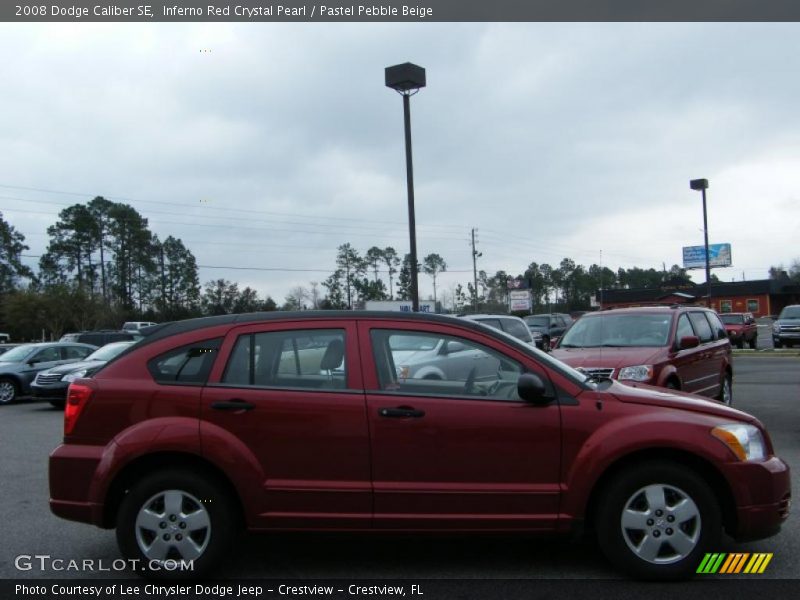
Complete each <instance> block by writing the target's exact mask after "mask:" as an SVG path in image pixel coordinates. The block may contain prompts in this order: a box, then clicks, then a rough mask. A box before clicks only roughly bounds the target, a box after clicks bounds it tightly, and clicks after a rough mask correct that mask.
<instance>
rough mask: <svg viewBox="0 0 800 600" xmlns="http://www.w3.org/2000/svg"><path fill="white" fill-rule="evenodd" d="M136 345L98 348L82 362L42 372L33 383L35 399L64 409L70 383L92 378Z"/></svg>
mask: <svg viewBox="0 0 800 600" xmlns="http://www.w3.org/2000/svg"><path fill="white" fill-rule="evenodd" d="M135 343H136V342H112V343H111V344H106V345H105V346H103V347H102V348H98V349H97V350H95V351H94V352H92V353H91V354H90V355H89V356H87V357H86V358H85V359H84V360H82V361H79V362H73V363H69V364H65V365H60V366H58V367H53V368H52V369H47V370H46V371H41V372H39V373H38V374H37V375H36V378H35V379H34V380H33V382H32V383H31V393H32V394H33V396H34V397H36V398H42V399H44V400H47V401H48V402H50V404H52V405H53V406H55V407H57V408H63V407H64V404H65V403H66V400H67V388H68V387H69V384H70V383H72V382H73V381H75V380H76V379H80V378H81V377H87V376H91V374H92V373H93V372H94V371H96V370H97V369H99V368H100V367H102V366H103V365H104V364H106V363H107V362H108V361H109V360H111V359H112V358H115V357H117V356H118V355H119V354H121V353H122V352H124V351H125V350H127V349H128V348H130V347H131V346H132V345H133V344H135Z"/></svg>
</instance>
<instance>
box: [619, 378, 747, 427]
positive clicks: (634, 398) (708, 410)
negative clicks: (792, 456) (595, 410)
mask: <svg viewBox="0 0 800 600" xmlns="http://www.w3.org/2000/svg"><path fill="white" fill-rule="evenodd" d="M604 385H608V384H604ZM606 391H607V392H609V393H611V394H613V395H614V397H616V398H617V399H618V400H620V401H621V402H629V403H633V404H645V405H648V406H662V407H664V408H675V409H678V410H688V411H692V412H697V413H703V414H707V415H714V416H716V417H722V418H724V419H731V420H732V421H746V422H748V423H758V420H757V419H756V418H755V417H754V416H752V415H750V414H748V413H746V412H743V411H741V410H737V409H735V408H731V407H730V406H726V405H724V404H722V403H721V402H717V401H716V400H711V399H708V398H703V397H702V396H696V395H694V394H688V393H686V392H679V391H677V390H668V389H666V388H660V387H655V386H652V385H647V384H644V383H632V382H631V383H629V382H626V383H620V382H618V381H611V382H610V385H608V387H607V388H606Z"/></svg>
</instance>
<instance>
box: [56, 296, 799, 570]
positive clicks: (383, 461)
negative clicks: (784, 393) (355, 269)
mask: <svg viewBox="0 0 800 600" xmlns="http://www.w3.org/2000/svg"><path fill="white" fill-rule="evenodd" d="M299 330H302V331H303V332H305V333H304V335H306V333H307V332H311V333H310V334H309V335H310V336H311V337H312V338H313V336H314V335H315V332H319V333H320V334H323V335H328V334H329V333H330V332H331V331H335V332H339V333H337V335H341V336H343V339H344V347H343V349H340V351H341V352H343V355H341V357H342V359H343V361H341V362H338V363H337V362H336V361H335V360H334V361H329V362H330V364H328V365H326V364H325V362H326V360H327V358H323V359H322V363H323V364H322V367H323V368H322V369H321V372H322V374H320V370H319V369H317V370H314V368H312V369H311V370H309V371H308V372H309V373H310V375H307V376H305V377H307V378H308V380H309V381H312V380H313V381H317V379H318V378H319V379H321V380H322V383H321V384H319V385H320V386H321V387H319V388H318V389H314V390H310V389H300V387H302V385H300V384H302V381H303V380H302V377H301V376H303V375H302V373H301V371H302V370H303V369H304V368H305V367H300V362H301V361H300V360H299V357H301V355H302V353H303V352H306V353H307V355H309V356H310V355H311V354H313V353H314V352H317V351H316V350H315V349H314V348H313V347H311V346H310V345H309V346H308V347H307V348H305V349H304V348H300V349H299V350H298V346H297V344H295V346H294V350H291V349H289V350H287V351H285V352H283V353H282V354H281V355H280V356H281V358H280V359H276V360H279V362H280V365H283V366H280V367H279V368H278V371H277V373H278V374H279V375H281V376H282V377H287V378H289V379H286V381H289V382H290V385H286V386H282V387H274V386H273V387H270V386H267V385H258V384H257V382H256V384H255V385H253V384H252V382H253V381H254V379H253V377H254V375H253V373H254V370H252V368H251V370H250V371H249V373H250V377H251V379H250V380H248V381H249V382H251V383H248V384H246V385H245V384H241V385H240V384H235V385H232V384H231V383H230V381H232V380H235V379H236V377H238V375H232V374H231V373H233V371H232V369H233V368H234V366H235V365H236V364H239V363H236V359H234V358H232V357H233V356H234V355H236V352H239V351H240V350H241V348H248V347H249V348H250V350H249V352H250V354H249V355H248V356H251V357H252V356H253V353H252V351H253V348H254V347H255V346H254V345H253V344H254V342H253V340H258V339H266V338H258V337H254V336H259V335H273V336H280V335H286V336H289V335H294V334H293V332H295V331H299ZM386 332H389V333H386ZM384 334H386V335H387V336H388V335H389V334H391V335H400V336H403V335H406V334H408V335H418V334H421V335H426V336H447V338H448V339H451V338H456V339H458V340H460V341H461V342H462V343H465V344H474V345H475V347H480V348H481V349H484V350H485V351H487V352H488V353H490V354H491V355H492V356H496V357H501V359H502V360H505V361H507V363H508V364H505V365H504V366H503V367H501V369H503V368H506V369H507V368H508V367H509V366H511V367H514V368H517V367H519V369H520V370H518V371H517V372H516V373H517V375H515V376H514V377H513V378H511V377H508V376H507V375H502V374H501V373H498V376H497V377H498V379H497V381H491V382H470V381H469V377H468V378H467V381H466V382H465V383H464V386H463V390H462V389H461V388H460V387H459V386H460V385H461V383H462V382H458V383H457V384H454V385H453V386H451V387H450V388H446V387H442V388H441V389H443V390H445V391H444V392H440V391H437V390H439V389H440V388H439V387H436V386H447V385H448V382H441V381H427V380H422V379H420V380H415V381H411V380H403V379H398V378H397V377H401V376H396V375H395V374H394V373H393V372H392V371H391V370H389V371H386V370H385V369H383V367H382V365H383V364H384V363H383V359H381V358H379V357H380V353H381V352H382V350H381V348H384V346H383V345H382V342H380V340H381V339H382V338H381V335H384ZM287 339H289V338H288V337H287ZM293 339H294V338H293ZM309 339H310V338H309ZM386 339H388V338H386ZM209 340H211V342H209ZM248 340H249V341H248ZM248 343H249V344H250V346H248V345H247V344H248ZM332 346H333V344H328V348H327V349H326V350H325V355H326V357H327V355H328V353H329V351H330V350H331V347H332ZM190 347H191V350H190V351H188V352H187V356H189V355H192V356H202V353H203V352H205V353H207V355H208V358H207V360H208V363H204V364H207V367H208V368H207V376H203V378H202V379H198V380H196V381H190V382H178V381H175V382H172V383H164V382H163V381H162V382H159V381H157V378H158V377H161V375H154V372H155V371H154V369H155V367H154V366H153V365H166V364H171V363H175V359H173V358H170V357H171V356H172V355H171V354H170V353H174V352H176V351H175V349H176V348H190ZM197 348H202V349H201V350H197ZM237 348H238V349H239V350H237ZM258 348H259V351H258V352H259V354H258V356H256V357H255V358H252V359H248V360H250V364H251V366H252V365H255V364H256V361H258V360H261V359H262V358H265V353H266V352H267V348H268V346H266V345H263V346H259V347H258ZM385 348H390V345H386V346H385ZM196 350H197V351H196ZM177 355H178V356H181V354H180V353H178V354H177ZM165 356H166V357H168V358H165V359H163V360H162V359H161V358H159V357H165ZM293 356H294V357H295V358H297V359H298V362H297V363H294V364H296V365H297V372H296V373H295V372H294V371H293V370H292V369H289V368H286V367H285V365H284V362H285V360H291V359H292V357H293ZM287 357H288V359H287ZM204 360H206V359H204ZM154 361H155V362H154ZM159 361H160V362H159ZM512 363H513V364H512ZM186 364H189V363H186ZM186 364H183V365H182V366H181V367H180V368H179V369H178V372H179V373H180V369H183V368H185V367H186ZM242 364H244V363H242ZM287 364H288V363H287ZM159 368H161V367H159ZM170 368H172V367H170ZM382 369H383V370H382ZM520 373H522V374H520ZM170 376H171V375H170ZM176 377H177V376H176ZM504 377H505V379H504ZM517 377H518V379H517ZM292 378H295V379H292ZM387 381H388V383H387ZM298 382H299V384H298ZM531 382H533V383H531ZM529 384H530V386H532V387H534V388H536V389H537V392H536V394H532V395H531V394H529V393H528V391H527V389H528V388H526V387H525V385H529ZM314 385H317V383H315V384H314ZM403 386H408V389H406V390H405V391H404V389H403ZM425 386H428V387H425ZM501 388H502V389H506V390H508V391H505V392H502V393H500V392H498V391H497V390H499V389H501ZM523 388H524V389H523ZM415 390H416V391H415ZM432 390H433V391H432ZM520 396H525V397H526V398H527V400H525V399H522V397H520ZM534 396H535V397H534ZM65 419H66V434H65V437H64V442H63V444H62V445H60V446H59V447H58V448H56V449H55V450H54V451H53V453H52V455H51V457H50V494H51V500H50V506H51V509H52V511H53V512H54V513H55V514H56V515H58V516H60V517H63V518H66V519H71V520H75V521H82V522H85V523H91V524H94V525H97V526H99V527H105V528H110V527H117V532H118V539H119V540H120V546H121V548H122V549H123V552H124V553H126V554H129V555H132V556H135V555H136V554H137V550H136V545H135V544H134V542H132V541H130V540H131V539H133V537H135V536H134V534H133V533H132V531H127V532H126V528H133V527H135V526H134V525H133V521H131V522H130V523H128V522H127V521H129V520H131V519H135V518H137V517H136V515H137V514H138V515H139V517H142V515H146V514H150V512H152V510H153V509H152V506H151V507H150V508H147V507H146V506H145V505H146V502H151V501H152V499H151V500H147V501H146V502H145V505H143V506H142V507H141V508H139V507H138V506H136V505H134V506H133V507H132V508H131V507H130V506H128V505H129V504H130V502H131V501H130V498H135V497H137V494H139V497H142V498H144V497H146V496H148V495H151V494H152V493H155V494H158V493H161V492H160V491H159V490H161V489H162V488H167V489H172V488H173V487H174V488H176V489H180V488H181V485H184V486H186V487H187V489H189V492H191V493H188V492H187V494H188V496H187V497H194V496H199V495H200V494H201V493H205V492H203V491H202V490H201V491H193V489H192V487H191V486H192V485H194V483H193V482H196V481H198V480H202V481H205V482H207V483H208V486H209V488H210V489H211V490H212V491H211V492H209V494H214V495H215V496H214V503H213V504H209V505H208V512H209V515H210V519H211V521H212V522H214V519H216V518H218V516H217V513H215V512H214V511H215V510H216V511H220V510H221V509H220V507H221V506H224V507H226V508H225V510H226V511H227V513H231V514H227V513H226V514H222V513H220V514H221V515H222V516H221V517H219V518H228V517H232V514H233V513H235V515H236V519H235V520H233V521H232V522H236V523H243V524H244V526H245V527H246V528H247V529H249V530H253V531H257V530H258V531H276V530H336V531H341V530H348V531H398V530H399V531H419V532H422V531H493V532H497V531H507V532H510V531H526V532H561V533H567V532H570V531H573V530H575V529H576V528H578V527H581V526H582V525H584V524H585V523H587V522H588V524H589V525H597V526H598V528H599V529H600V530H601V533H602V528H603V525H602V523H600V522H599V521H603V522H606V521H610V522H613V520H614V519H600V518H599V517H598V514H600V515H603V514H605V513H604V512H603V511H604V510H613V509H609V508H608V504H609V503H610V502H611V501H610V500H608V498H609V494H610V495H611V497H613V494H612V493H611V492H610V491H609V490H613V489H616V488H615V486H617V485H622V484H619V481H620V478H622V480H623V481H624V480H625V477H628V478H630V477H633V476H634V472H635V471H636V469H637V468H638V467H637V466H636V465H641V464H651V463H652V464H656V465H657V466H658V465H662V466H663V465H667V467H665V468H666V471H664V473H666V475H665V476H664V479H665V481H666V480H669V482H668V485H670V486H674V487H676V489H692V486H695V485H698V486H702V485H706V486H708V487H709V490H710V492H709V493H710V494H711V495H710V496H709V497H710V498H714V500H709V501H708V504H709V506H710V505H712V504H714V505H715V507H714V508H709V509H708V510H709V513H708V514H705V513H704V514H703V523H708V524H709V526H711V525H713V523H714V520H713V518H712V517H713V516H714V515H717V516H718V522H719V526H720V529H721V528H722V527H724V528H725V530H726V531H728V533H730V534H731V535H733V536H735V537H737V538H740V539H752V538H758V537H764V536H769V535H772V534H774V533H776V532H777V531H778V530H779V528H780V526H781V523H782V522H783V520H784V519H785V518H786V516H787V515H788V505H789V494H790V485H789V469H788V467H787V466H786V464H785V463H784V462H783V461H782V460H781V459H780V458H778V457H777V456H775V454H774V450H773V448H772V444H771V442H770V440H769V436H768V435H767V433H766V431H765V430H764V428H763V426H762V425H761V424H760V423H759V422H758V421H757V420H756V419H755V418H754V417H752V416H750V415H748V414H746V413H743V412H741V411H738V410H735V409H732V408H729V407H727V406H724V405H722V404H719V403H716V402H710V401H707V400H704V399H701V398H699V397H696V396H692V395H689V394H683V393H680V392H666V391H659V390H656V389H654V388H650V387H642V388H639V389H637V388H633V387H629V386H626V385H621V384H618V383H616V382H612V381H606V382H602V383H594V382H592V381H590V380H588V379H586V378H585V377H584V376H582V375H580V374H579V373H577V372H575V371H573V370H572V369H570V368H568V367H565V366H564V365H562V364H561V363H560V362H558V361H556V360H553V359H552V358H550V357H549V356H548V355H546V354H544V353H542V352H540V351H538V350H536V349H534V348H531V347H530V346H529V345H526V344H523V343H521V342H519V341H517V340H515V339H514V338H511V337H510V336H507V335H505V334H503V333H502V332H496V331H493V330H489V329H488V328H485V327H482V326H480V325H477V324H475V323H472V322H470V321H467V320H463V319H455V318H449V317H437V316H431V315H415V314H397V313H361V314H359V313H353V312H332V313H301V314H292V313H267V314H266V315H264V314H256V315H231V316H225V317H212V318H207V319H198V320H193V321H186V322H179V323H174V324H165V325H161V326H159V327H158V328H156V329H155V331H154V332H152V333H151V334H149V335H148V336H147V337H146V338H145V340H143V341H142V342H140V343H139V344H138V345H136V346H135V347H133V348H132V349H131V350H130V351H128V352H126V353H124V354H123V355H121V356H120V357H119V358H117V359H115V360H113V361H112V362H110V363H109V364H108V365H106V366H105V367H104V368H103V369H102V370H101V371H100V372H98V373H97V374H95V375H94V376H93V378H92V379H83V380H79V381H78V382H76V383H75V384H73V386H72V388H71V389H70V396H69V400H68V406H67V410H66V413H65ZM726 424H727V425H726ZM730 424H734V425H735V426H736V427H744V428H749V429H748V431H750V432H751V433H753V432H758V436H761V439H762V440H763V456H761V457H760V458H757V459H747V460H742V458H741V457H737V455H736V453H735V452H734V451H732V449H731V447H729V446H728V445H726V443H723V442H721V441H720V439H718V438H717V437H715V436H714V435H712V434H711V432H712V430H714V428H718V427H720V426H730ZM753 435H756V434H755V433H753ZM734 445H735V443H734ZM669 465H673V467H674V469H673V470H677V474H676V475H675V476H674V478H677V479H674V478H673V477H672V476H670V475H669V473H671V472H672V471H670V470H669V468H670V467H669ZM683 471H692V472H694V473H696V474H697V477H698V478H700V479H702V480H703V481H704V482H705V483H702V482H701V483H700V484H695V483H692V482H691V481H689V482H686V481H684V480H683V479H681V477H684V475H681V473H682V472H683ZM655 472H659V471H658V469H656V470H655ZM159 473H164V474H165V475H164V477H163V478H167V479H168V477H167V475H166V474H172V475H169V476H170V477H175V478H177V479H176V481H177V480H180V479H181V477H183V476H185V477H188V479H187V481H186V483H185V484H179V483H174V484H173V483H171V482H170V481H165V482H162V483H161V484H160V485H161V487H158V486H155V484H154V483H153V477H156V479H157V476H158V474H159ZM637 477H639V478H640V479H641V477H647V475H646V474H645V475H641V474H640V475H637ZM163 478H162V479H163ZM634 480H635V481H638V480H636V479H635V477H634ZM642 481H648V480H646V479H645V480H642ZM682 481H683V483H681V482H682ZM676 482H677V483H676ZM631 485H634V487H636V486H637V485H640V484H639V483H635V484H631ZM651 485H655V484H651ZM665 485H667V484H665ZM141 486H145V489H144V490H140V489H139V488H140V487H141ZM148 486H149V487H148ZM154 486H155V487H154ZM665 489H667V488H665ZM153 490H156V491H155V492H154V491H153ZM699 493H700V492H699V491H698V494H699ZM153 497H155V496H153ZM693 497H694V496H693ZM165 498H166V496H165ZM701 500H702V498H698V497H695V501H696V502H697V505H698V506H699V507H700V508H701V509H703V510H705V505H703V504H702V503H701ZM126 502H127V503H128V504H126ZM201 502H205V500H201ZM131 510H133V513H132V514H133V515H134V516H133V517H130V516H126V515H127V514H128V513H129V512H130V511H131ZM137 510H138V512H136V511H137ZM155 510H156V512H158V509H155ZM193 510H196V509H193ZM648 510H649V509H648ZM184 511H185V512H187V513H188V512H191V511H190V510H189V509H184ZM598 511H600V513H598ZM164 514H166V512H165V513H164ZM181 518H182V517H181ZM162 524H163V523H162ZM164 526H165V527H167V531H172V529H169V527H172V525H170V524H169V523H165V524H164ZM137 527H138V526H137ZM174 531H176V532H179V530H178V529H175V530H174ZM216 531H219V529H217V530H216ZM704 531H705V530H704ZM137 532H138V530H137ZM617 533H619V532H617ZM136 535H138V533H137V534H136ZM609 535H611V536H612V537H613V536H614V535H615V534H614V532H611V534H609ZM132 536H133V537H132ZM136 539H139V538H136ZM709 539H711V538H709ZM703 540H705V538H703ZM148 543H154V542H152V541H150V542H148V541H147V540H145V541H144V542H142V541H141V540H139V544H140V546H139V548H140V550H141V548H143V547H147V544H148ZM198 543H199V542H198ZM142 544H144V546H142ZM601 545H603V546H604V549H606V550H607V551H608V552H609V554H610V555H613V554H614V553H615V551H614V550H613V549H608V548H606V546H607V544H605V542H603V540H602V535H601ZM209 547H210V546H209ZM696 551H697V552H701V551H703V548H701V547H700V546H698V548H697V550H696ZM142 552H144V550H142ZM145 554H146V552H145ZM693 556H694V555H691V556H689V558H688V559H687V560H689V562H690V563H691V561H692V560H693ZM700 556H701V557H702V555H700ZM612 559H613V556H612ZM615 560H616V559H615ZM629 562H630V561H629ZM645 562H646V561H645ZM651 562H652V561H651ZM657 563H658V561H655V562H654V563H653V564H646V565H640V567H641V568H638V567H637V566H636V565H635V564H633V565H628V564H626V562H625V559H624V558H620V560H619V561H618V564H620V565H621V566H623V567H630V568H629V570H630V571H631V572H633V573H634V574H636V575H639V576H652V575H654V574H655V575H656V576H675V575H680V576H685V575H687V574H688V573H689V572H690V571H691V572H693V569H695V568H696V566H697V565H696V564H688V566H687V564H685V561H684V562H683V564H679V565H675V564H667V565H666V568H661V569H656V567H661V565H659V564H657ZM678 567H680V568H678ZM670 569H673V570H670Z"/></svg>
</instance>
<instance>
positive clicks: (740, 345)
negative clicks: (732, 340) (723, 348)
mask: <svg viewBox="0 0 800 600" xmlns="http://www.w3.org/2000/svg"><path fill="white" fill-rule="evenodd" d="M736 347H737V348H738V349H739V350H741V349H743V348H744V339H741V340H739V341H738V342H736Z"/></svg>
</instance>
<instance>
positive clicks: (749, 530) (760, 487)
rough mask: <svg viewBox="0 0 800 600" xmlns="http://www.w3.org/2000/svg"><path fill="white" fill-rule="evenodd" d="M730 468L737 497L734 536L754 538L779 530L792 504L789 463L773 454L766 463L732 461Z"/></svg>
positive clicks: (732, 532)
mask: <svg viewBox="0 0 800 600" xmlns="http://www.w3.org/2000/svg"><path fill="white" fill-rule="evenodd" d="M726 470H727V471H728V473H727V475H728V480H729V481H730V482H731V483H732V489H733V493H734V497H735V500H736V524H735V527H734V530H733V531H730V532H729V533H730V534H731V536H732V537H733V538H734V539H736V540H738V541H751V540H757V539H763V538H766V537H770V536H772V535H775V534H776V533H778V531H780V529H781V526H782V525H783V522H784V521H785V520H786V519H787V517H788V516H789V509H790V507H791V478H790V471H789V465H787V464H786V463H785V462H783V460H781V459H780V458H778V457H777V456H773V457H772V458H770V459H768V460H765V461H763V462H742V463H734V464H729V465H728V468H727V469H726Z"/></svg>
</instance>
